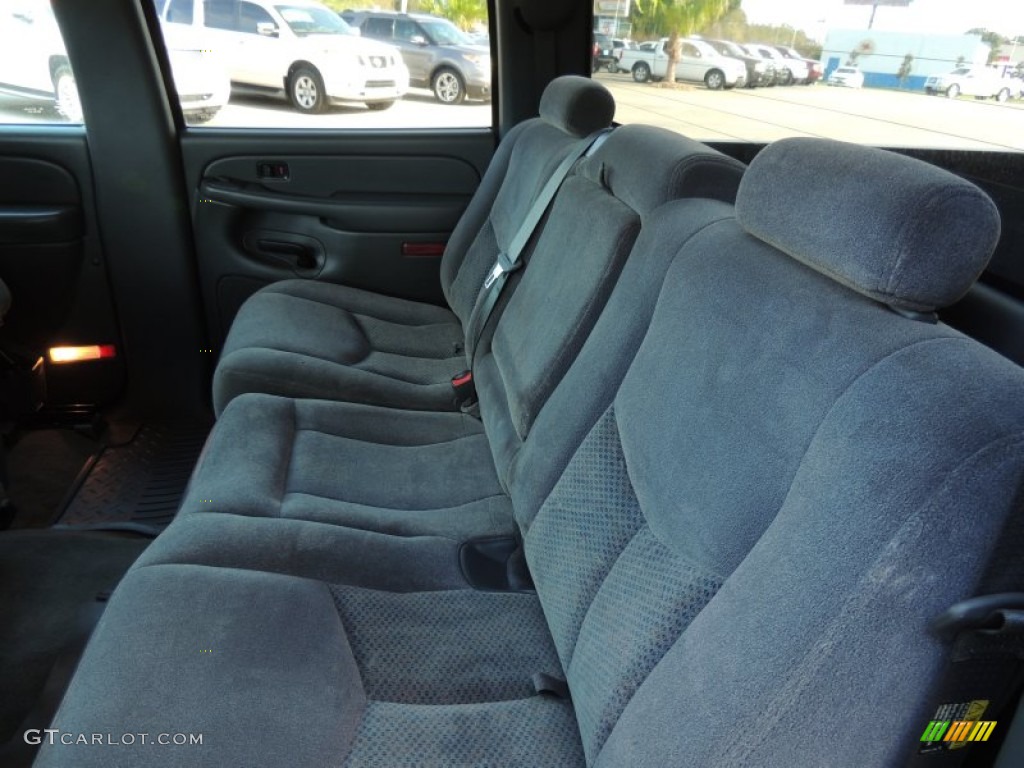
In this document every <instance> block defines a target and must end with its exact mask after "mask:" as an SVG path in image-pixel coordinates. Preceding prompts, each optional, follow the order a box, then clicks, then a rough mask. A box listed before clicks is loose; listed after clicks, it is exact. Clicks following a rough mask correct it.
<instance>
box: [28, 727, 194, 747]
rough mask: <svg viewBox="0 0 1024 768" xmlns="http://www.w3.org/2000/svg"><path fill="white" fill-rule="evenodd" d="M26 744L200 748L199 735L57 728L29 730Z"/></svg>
mask: <svg viewBox="0 0 1024 768" xmlns="http://www.w3.org/2000/svg"><path fill="white" fill-rule="evenodd" d="M25 743H26V744H44V743H45V744H66V745H68V746H71V745H73V744H74V745H82V746H106V747H133V746H136V745H139V744H145V745H153V744H155V745H157V746H161V747H196V746H202V744H203V734H201V733H74V732H72V731H62V730H60V729H58V728H43V729H39V728H30V729H29V730H27V731H25Z"/></svg>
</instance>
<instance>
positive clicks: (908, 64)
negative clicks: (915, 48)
mask: <svg viewBox="0 0 1024 768" xmlns="http://www.w3.org/2000/svg"><path fill="white" fill-rule="evenodd" d="M913 69H914V56H913V54H909V53H908V54H907V55H906V56H904V57H903V63H902V64H900V68H899V71H897V72H896V77H898V78H899V81H900V85H905V84H906V82H907V78H909V77H910V73H911V72H912V71H913Z"/></svg>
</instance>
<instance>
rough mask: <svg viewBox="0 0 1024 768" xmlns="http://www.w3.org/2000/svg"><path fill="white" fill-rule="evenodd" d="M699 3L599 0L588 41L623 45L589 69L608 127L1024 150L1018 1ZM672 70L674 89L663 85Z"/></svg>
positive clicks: (751, 138)
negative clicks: (610, 110) (605, 103)
mask: <svg viewBox="0 0 1024 768" xmlns="http://www.w3.org/2000/svg"><path fill="white" fill-rule="evenodd" d="M701 5H702V6H707V8H706V9H705V10H707V11H708V12H707V13H706V14H703V15H701V14H672V13H652V12H651V9H652V6H651V4H649V3H644V4H639V5H638V4H637V3H635V2H631V1H630V0H595V2H594V33H595V35H609V36H612V37H614V38H617V39H622V40H623V41H624V45H623V46H622V47H618V46H616V48H615V51H614V53H615V57H616V60H615V61H613V62H608V61H607V60H606V59H604V58H597V57H595V60H594V62H593V65H594V70H595V72H594V77H595V78H597V79H598V80H600V81H601V82H603V83H605V84H606V85H607V86H608V87H609V89H611V91H612V94H613V95H614V96H615V100H616V104H617V112H616V120H618V121H619V122H623V123H630V122H645V123H652V122H653V123H656V124H659V125H662V126H664V127H667V128H671V129H674V130H677V131H679V132H681V133H684V134H686V135H688V136H691V137H693V138H696V139H701V140H704V141H726V142H735V141H748V142H756V143H766V142H770V141H774V140H775V139H778V138H782V137H785V136H826V137H830V138H835V139H840V140H845V141H854V142H862V143H866V144H873V145H877V146H892V147H924V148H951V149H966V150H995V151H1024V3H1019V2H1014V3H1010V2H1005V0H972V2H970V3H962V2H957V1H956V0H913V2H911V0H740V1H738V2H737V1H735V0H733V1H731V2H723V3H703V4H701ZM675 37H679V38H681V39H682V41H683V44H682V47H681V52H682V55H683V57H684V59H683V60H682V61H681V62H680V63H679V66H678V67H676V68H675V70H674V72H670V70H669V59H670V55H671V49H670V48H669V47H668V45H667V43H668V41H669V39H671V38H675ZM595 39H597V38H596V37H595ZM694 41H699V42H694ZM694 49H697V52H699V54H700V59H699V61H696V62H695V61H693V60H692V57H693V55H694V52H695V51H694ZM672 75H674V79H675V80H676V81H677V83H678V85H676V86H674V87H666V85H667V84H666V83H665V81H666V80H669V79H671V76H672Z"/></svg>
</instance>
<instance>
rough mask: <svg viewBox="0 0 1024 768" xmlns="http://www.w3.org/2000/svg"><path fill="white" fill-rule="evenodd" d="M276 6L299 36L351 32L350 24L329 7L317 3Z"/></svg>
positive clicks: (346, 33)
mask: <svg viewBox="0 0 1024 768" xmlns="http://www.w3.org/2000/svg"><path fill="white" fill-rule="evenodd" d="M274 8H276V9H277V12H278V13H280V14H281V18H282V19H284V20H285V22H286V23H287V24H288V26H289V28H290V29H291V30H292V32H294V33H295V34H296V35H298V36H299V37H305V36H306V35H348V34H351V29H350V27H349V25H348V24H346V23H345V22H344V21H343V20H342V18H341V17H340V16H339V15H338V14H336V13H334V12H333V11H330V10H328V9H327V8H324V7H321V6H316V5H275V6H274Z"/></svg>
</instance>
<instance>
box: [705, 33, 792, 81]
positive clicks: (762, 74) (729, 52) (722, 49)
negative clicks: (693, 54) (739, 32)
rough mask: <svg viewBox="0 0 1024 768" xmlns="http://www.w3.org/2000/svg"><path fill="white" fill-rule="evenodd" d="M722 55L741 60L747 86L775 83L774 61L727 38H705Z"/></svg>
mask: <svg viewBox="0 0 1024 768" xmlns="http://www.w3.org/2000/svg"><path fill="white" fill-rule="evenodd" d="M704 42H706V43H707V44H708V45H710V46H711V47H712V48H714V49H715V50H716V51H718V53H720V54H721V55H722V56H728V57H730V58H733V59H738V60H739V61H742V62H743V63H744V64H745V65H746V67H747V88H753V87H754V86H757V85H764V86H770V85H775V62H774V61H773V60H772V59H766V58H764V57H763V56H752V55H751V54H749V53H747V52H746V51H745V50H743V49H742V48H740V46H738V45H737V44H736V43H731V42H729V41H728V40H705V41H704Z"/></svg>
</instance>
